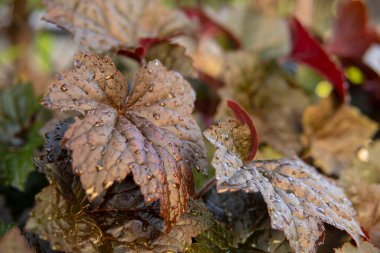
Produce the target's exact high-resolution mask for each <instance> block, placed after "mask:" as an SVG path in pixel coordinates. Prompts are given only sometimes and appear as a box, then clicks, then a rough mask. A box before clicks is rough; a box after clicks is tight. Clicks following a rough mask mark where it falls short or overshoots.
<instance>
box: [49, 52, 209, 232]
mask: <svg viewBox="0 0 380 253" xmlns="http://www.w3.org/2000/svg"><path fill="white" fill-rule="evenodd" d="M74 65H75V69H74V70H69V71H66V72H64V73H62V74H60V75H59V76H58V78H57V81H56V83H54V84H53V85H52V86H51V88H50V91H49V93H48V94H47V96H46V97H45V98H44V100H43V104H44V105H45V106H47V107H48V108H52V109H56V110H60V111H77V112H80V113H82V114H83V117H82V118H78V117H77V118H76V119H75V123H74V124H72V125H70V127H69V128H68V130H67V131H66V133H65V136H64V140H63V142H64V143H65V146H66V147H67V148H68V149H70V150H72V157H73V163H72V166H73V170H74V172H75V173H76V174H77V175H80V178H81V183H82V186H83V188H84V189H85V190H86V194H87V195H88V197H89V199H90V200H94V199H95V198H96V197H98V196H99V195H100V194H102V193H104V191H105V190H106V189H107V188H109V187H110V186H111V185H112V184H113V183H114V182H115V181H118V182H121V181H122V180H123V179H124V178H125V177H126V176H127V175H128V174H130V173H132V174H133V176H134V180H135V182H136V183H137V184H138V185H140V186H141V190H142V192H143V194H144V196H145V200H146V201H147V202H152V201H154V200H160V204H161V215H162V216H163V217H164V218H165V220H166V222H167V225H168V229H170V227H171V224H173V223H175V221H176V219H177V218H178V216H179V215H180V214H181V213H184V212H185V211H186V208H187V203H188V199H189V197H190V196H191V195H192V193H193V178H192V174H191V168H197V169H199V170H206V169H207V167H206V166H205V165H204V164H205V162H206V161H205V155H204V153H205V151H204V143H203V140H202V137H201V133H200V130H199V127H198V125H197V123H196V122H195V120H194V118H193V117H192V116H191V113H192V111H193V108H194V104H193V103H194V99H195V94H194V91H193V90H192V88H191V86H190V84H189V83H188V82H186V81H185V80H184V79H183V78H182V76H181V75H179V74H176V73H174V72H170V71H167V70H166V69H165V68H164V67H163V66H162V65H161V63H160V62H159V61H153V62H150V63H149V64H148V65H146V66H144V67H143V68H141V69H140V70H139V71H138V72H137V73H136V74H135V76H134V79H133V81H132V87H131V88H128V85H127V81H126V80H125V79H124V77H123V75H122V74H121V73H120V72H119V71H117V70H116V68H115V66H114V64H113V63H112V62H111V60H110V59H109V58H108V57H105V58H102V57H98V56H95V55H81V54H79V55H76V59H75V61H74Z"/></svg>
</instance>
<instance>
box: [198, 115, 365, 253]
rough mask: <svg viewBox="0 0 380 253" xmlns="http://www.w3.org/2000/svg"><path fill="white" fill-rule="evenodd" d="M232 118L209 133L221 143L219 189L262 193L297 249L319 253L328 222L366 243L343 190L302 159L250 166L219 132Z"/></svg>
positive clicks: (207, 133) (217, 159)
mask: <svg viewBox="0 0 380 253" xmlns="http://www.w3.org/2000/svg"><path fill="white" fill-rule="evenodd" d="M231 121H233V120H231V119H229V120H226V121H224V122H221V123H220V124H219V125H213V126H211V127H210V128H209V129H207V130H206V131H205V132H204V134H205V136H206V138H207V139H208V140H209V141H210V142H211V143H212V144H214V145H215V146H216V147H217V151H216V152H215V154H214V158H213V161H212V164H213V166H214V168H215V169H216V175H217V176H216V178H217V180H218V183H217V189H218V192H225V191H238V190H241V191H246V192H260V193H261V194H262V196H263V198H264V201H265V203H266V204H267V208H268V211H269V214H270V217H271V225H272V227H273V228H274V229H279V230H282V231H284V233H285V236H286V237H287V239H288V240H289V243H290V246H291V247H292V248H293V249H294V250H295V251H296V252H316V243H317V242H318V241H319V240H320V238H321V235H322V234H323V231H324V225H323V223H328V224H330V225H332V226H334V227H337V228H339V229H341V230H344V231H346V232H347V233H348V234H349V235H350V236H351V237H352V238H353V239H354V240H355V241H356V242H357V243H360V241H361V239H360V237H361V236H363V233H362V231H361V229H360V227H359V225H358V224H357V222H356V221H355V219H354V217H355V211H354V209H353V208H352V206H351V203H350V202H349V200H348V199H347V197H346V196H345V195H344V193H343V191H342V190H341V189H340V188H338V187H337V186H336V185H335V184H334V183H333V182H332V181H331V180H329V179H327V178H325V177H324V176H322V175H320V174H318V172H317V171H316V170H315V169H314V168H313V167H311V166H309V165H307V164H306V163H304V162H303V161H302V160H300V159H298V158H283V159H277V160H261V161H260V160H257V161H252V162H248V163H246V164H244V163H243V161H242V160H241V158H240V156H239V154H238V153H234V151H233V150H234V147H233V144H234V143H235V142H231V141H228V140H226V139H225V138H223V137H222V136H221V135H220V134H219V133H220V132H221V131H228V129H229V126H230V124H231V123H229V124H227V123H228V122H231ZM236 124H239V123H238V122H237V123H236ZM231 130H232V129H230V131H231ZM242 134H243V135H244V133H242ZM234 138H238V136H234ZM243 138H244V137H243ZM235 150H236V149H235Z"/></svg>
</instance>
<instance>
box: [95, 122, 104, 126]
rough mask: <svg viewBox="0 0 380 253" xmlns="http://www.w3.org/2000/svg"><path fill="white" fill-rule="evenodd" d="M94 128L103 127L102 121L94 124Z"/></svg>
mask: <svg viewBox="0 0 380 253" xmlns="http://www.w3.org/2000/svg"><path fill="white" fill-rule="evenodd" d="M95 126H96V127H100V126H103V121H97V122H95Z"/></svg>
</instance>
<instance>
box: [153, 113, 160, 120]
mask: <svg viewBox="0 0 380 253" xmlns="http://www.w3.org/2000/svg"><path fill="white" fill-rule="evenodd" d="M153 118H154V119H155V120H159V119H160V114H159V113H156V112H155V113H153Z"/></svg>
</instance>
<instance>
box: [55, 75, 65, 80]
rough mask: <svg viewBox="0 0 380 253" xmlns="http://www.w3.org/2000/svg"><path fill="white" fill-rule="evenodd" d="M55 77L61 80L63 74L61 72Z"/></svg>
mask: <svg viewBox="0 0 380 253" xmlns="http://www.w3.org/2000/svg"><path fill="white" fill-rule="evenodd" d="M55 78H56V79H57V81H61V80H62V79H63V76H62V74H57V75H56V76H55Z"/></svg>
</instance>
